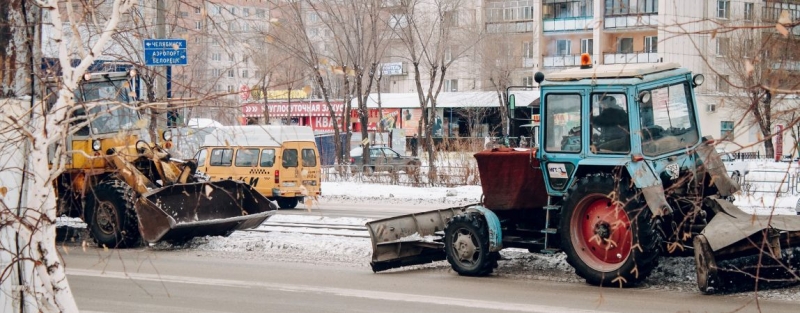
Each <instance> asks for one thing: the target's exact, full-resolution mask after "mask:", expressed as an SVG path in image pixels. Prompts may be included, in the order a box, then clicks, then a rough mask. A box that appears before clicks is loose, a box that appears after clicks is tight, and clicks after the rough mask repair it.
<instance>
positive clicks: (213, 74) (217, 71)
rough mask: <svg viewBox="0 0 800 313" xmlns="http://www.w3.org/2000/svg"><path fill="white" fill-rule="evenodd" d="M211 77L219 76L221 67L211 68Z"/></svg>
mask: <svg viewBox="0 0 800 313" xmlns="http://www.w3.org/2000/svg"><path fill="white" fill-rule="evenodd" d="M211 77H219V69H218V68H215V69H211Z"/></svg>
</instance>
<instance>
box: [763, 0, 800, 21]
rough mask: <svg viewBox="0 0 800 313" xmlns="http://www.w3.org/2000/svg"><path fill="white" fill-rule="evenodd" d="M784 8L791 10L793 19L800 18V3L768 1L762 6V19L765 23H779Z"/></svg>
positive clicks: (790, 13) (790, 15) (790, 14)
mask: <svg viewBox="0 0 800 313" xmlns="http://www.w3.org/2000/svg"><path fill="white" fill-rule="evenodd" d="M784 10H786V11H788V12H789V18H790V19H791V20H792V21H797V20H798V19H800V4H789V3H774V2H772V3H766V4H764V7H762V8H761V21H762V22H764V23H777V22H778V19H779V18H780V17H781V12H783V11H784Z"/></svg>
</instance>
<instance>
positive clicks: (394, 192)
mask: <svg viewBox="0 0 800 313" xmlns="http://www.w3.org/2000/svg"><path fill="white" fill-rule="evenodd" d="M481 194H482V191H481V187H480V186H464V187H455V188H444V187H429V188H418V187H407V186H395V185H373V184H362V183H352V182H325V183H324V184H323V197H322V199H321V201H322V202H329V203H354V202H380V203H395V204H407V205H419V204H434V203H435V204H441V203H446V204H454V205H462V204H467V203H476V202H479V201H480V199H481ZM797 199H798V198H797V197H778V198H777V201H776V199H775V196H774V194H773V195H770V194H765V193H761V194H758V193H757V194H755V195H750V196H744V195H738V196H737V200H736V204H737V205H739V206H741V207H742V208H743V209H745V210H746V211H750V212H758V213H761V214H764V213H766V214H769V213H770V212H772V211H773V209H772V205H771V203H773V201H776V202H775V203H777V205H776V206H775V210H774V212H775V214H796V213H795V212H794V208H795V206H796V204H797ZM312 212H313V210H312ZM368 221H369V219H364V218H352V217H350V218H333V217H325V216H316V215H284V214H280V213H278V214H276V215H275V216H273V217H271V218H270V219H269V220H267V222H270V223H297V224H312V223H324V224H335V225H358V226H363V225H364V224H365V223H366V222H368ZM61 223H67V224H77V223H79V222H76V221H74V220H69V219H67V220H65V221H63V222H61ZM77 227H80V225H78V226H77ZM84 227H85V226H84ZM260 228H261V229H264V226H262V227H260ZM271 230H272V231H270V232H250V231H238V232H234V233H233V234H232V235H231V236H229V237H201V238H195V239H193V240H192V241H190V242H189V243H187V244H185V245H183V246H171V245H169V244H166V243H160V244H156V245H152V246H151V247H150V248H151V249H154V250H191V251H196V252H197V253H198V254H200V255H202V254H208V255H215V256H220V257H228V258H246V259H258V260H275V261H289V262H305V263H313V264H333V265H336V266H352V267H359V268H363V270H364V271H371V269H370V267H369V262H370V260H371V256H372V245H371V242H370V240H369V238H354V237H342V236H336V235H311V234H298V233H296V232H294V233H293V232H292V231H297V228H293V229H289V228H286V229H285V231H286V232H281V231H280V230H283V229H281V228H277V229H276V228H272V229H271ZM276 230H277V231H276ZM309 230H310V228H309ZM328 232H329V233H330V234H342V233H353V232H356V231H338V230H337V231H334V230H331V231H328ZM498 265H499V267H498V268H497V269H496V271H495V272H494V275H498V276H500V277H506V278H510V279H521V280H547V281H557V282H568V283H583V280H582V279H581V278H580V277H578V276H577V275H576V274H575V273H574V270H573V269H572V267H571V266H570V265H569V264H567V262H566V258H565V255H564V254H563V253H558V254H555V255H544V254H533V253H529V252H528V251H527V250H521V249H505V250H503V251H501V260H500V261H499V262H498ZM420 269H424V270H427V271H444V272H452V270H451V269H450V266H449V264H448V263H447V262H446V261H439V262H434V263H430V264H423V265H416V266H411V267H406V268H401V269H392V270H390V271H409V270H420ZM454 275H455V274H454ZM695 275H696V274H695V268H694V259H693V258H692V257H671V258H661V262H660V265H659V266H658V267H657V268H656V269H655V270H654V271H653V273H652V274H651V276H650V277H649V278H648V279H647V281H646V282H645V283H644V284H643V285H642V286H641V287H640V288H645V289H656V290H668V291H670V292H685V293H687V294H697V293H698V291H697V287H696V276H695ZM727 296H729V297H742V298H744V297H753V293H752V292H743V293H734V294H730V295H727ZM758 297H760V298H767V299H780V300H790V301H798V302H800V287H798V286H794V287H790V288H784V289H774V290H767V291H759V293H758Z"/></svg>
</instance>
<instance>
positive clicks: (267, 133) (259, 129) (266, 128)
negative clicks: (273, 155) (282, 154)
mask: <svg viewBox="0 0 800 313" xmlns="http://www.w3.org/2000/svg"><path fill="white" fill-rule="evenodd" d="M286 141H312V142H313V141H314V131H313V130H311V127H308V126H272V125H247V126H223V127H218V128H216V129H214V130H213V131H212V132H211V134H209V135H208V136H206V140H205V142H204V143H203V145H204V146H259V147H278V146H280V145H281V144H282V143H283V142H286Z"/></svg>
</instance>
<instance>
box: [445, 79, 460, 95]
mask: <svg viewBox="0 0 800 313" xmlns="http://www.w3.org/2000/svg"><path fill="white" fill-rule="evenodd" d="M444 91H446V92H449V91H452V92H455V91H458V79H446V80H445V81H444Z"/></svg>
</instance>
